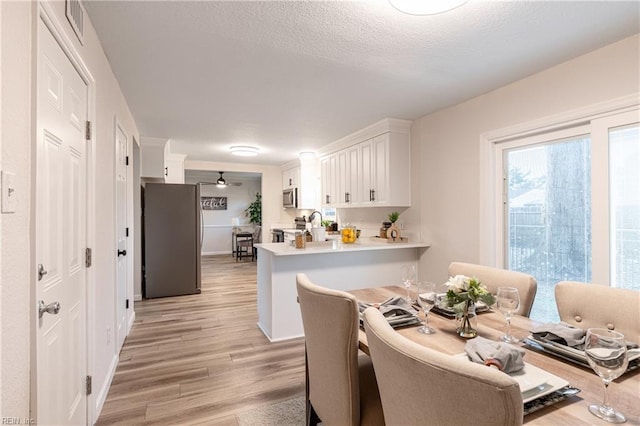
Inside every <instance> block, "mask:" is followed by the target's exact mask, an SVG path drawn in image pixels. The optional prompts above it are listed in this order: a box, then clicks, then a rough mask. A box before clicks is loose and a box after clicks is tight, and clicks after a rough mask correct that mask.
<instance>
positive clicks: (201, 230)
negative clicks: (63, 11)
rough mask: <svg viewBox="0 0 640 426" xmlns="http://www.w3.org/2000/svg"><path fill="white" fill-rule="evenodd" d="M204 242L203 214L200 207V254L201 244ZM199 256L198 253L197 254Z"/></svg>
mask: <svg viewBox="0 0 640 426" xmlns="http://www.w3.org/2000/svg"><path fill="white" fill-rule="evenodd" d="M203 241H204V213H203V212H202V207H200V251H201V252H202V242H203ZM198 255H200V253H198Z"/></svg>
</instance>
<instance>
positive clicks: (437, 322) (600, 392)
mask: <svg viewBox="0 0 640 426" xmlns="http://www.w3.org/2000/svg"><path fill="white" fill-rule="evenodd" d="M349 293H351V294H353V295H354V296H355V297H356V298H357V299H358V301H362V302H367V303H372V304H375V303H380V302H382V301H385V300H388V299H389V298H390V297H394V296H406V294H407V293H406V289H405V288H404V287H399V286H385V287H376V288H365V289H359V290H352V291H350V292H349ZM414 297H415V292H414ZM428 319H429V325H430V326H431V327H432V328H433V329H435V333H433V334H422V333H419V332H418V331H417V329H418V327H419V324H416V325H410V326H406V327H401V328H396V331H397V332H398V333H399V334H400V335H402V336H404V337H406V338H407V339H409V340H411V341H413V342H415V343H417V344H419V345H423V346H425V347H429V348H431V349H434V350H437V351H440V352H442V353H445V354H449V355H459V354H463V353H464V348H465V344H466V343H467V339H464V338H462V337H460V336H458V334H457V333H456V330H455V320H454V319H451V318H448V317H446V316H443V315H440V314H437V313H435V312H433V311H432V312H430V313H429V314H428ZM536 325H540V323H539V322H536V321H534V320H532V319H530V318H527V317H524V316H518V315H515V316H513V317H512V318H511V333H512V334H513V335H514V336H515V337H516V338H518V339H519V340H520V341H519V342H518V343H513V344H514V345H516V346H518V347H521V348H523V349H524V350H525V355H524V358H523V360H524V361H525V362H526V363H527V364H531V365H533V366H535V367H538V368H540V369H542V370H544V371H546V372H548V373H551V374H553V375H555V376H558V377H559V378H562V379H564V380H566V381H567V382H569V385H570V386H571V387H574V388H578V389H580V392H579V393H577V394H575V395H571V396H568V397H566V399H564V400H561V401H559V402H555V403H553V404H551V405H547V406H544V407H542V408H540V409H537V410H536V411H534V412H531V413H530V414H526V415H525V416H524V423H525V424H531V425H585V424H588V425H605V424H607V422H605V421H603V420H601V419H599V418H597V417H595V416H594V415H592V414H591V413H590V412H589V409H588V407H589V405H591V404H594V403H597V404H600V403H602V401H603V397H604V385H603V382H602V380H601V379H600V377H598V376H597V375H596V374H595V372H594V371H593V370H592V369H591V368H588V367H585V366H582V365H579V364H576V363H573V362H569V361H566V360H564V359H561V358H559V357H557V356H555V355H553V354H551V353H550V352H548V351H546V350H545V349H544V348H534V347H533V346H530V345H528V344H525V343H524V342H523V341H524V340H525V339H526V338H528V337H530V335H531V332H530V330H531V329H532V328H533V327H535V326H536ZM477 330H478V336H481V337H484V338H486V339H490V340H495V341H498V340H499V339H500V336H502V335H504V334H505V332H506V320H505V317H504V315H503V314H502V313H501V312H499V311H498V310H497V309H496V308H495V307H493V308H490V309H488V310H487V311H485V312H483V313H479V314H478V328H477ZM359 348H360V349H361V350H362V351H363V352H365V353H367V354H369V346H368V343H367V336H366V333H365V332H364V330H363V329H362V328H361V329H360V333H359ZM487 368H489V367H487ZM478 397H481V396H478ZM609 397H610V402H611V405H612V406H613V407H614V408H615V409H617V410H619V411H621V412H622V413H624V415H625V416H626V418H627V423H626V424H631V425H640V368H636V369H635V370H631V371H627V372H626V373H625V374H623V375H622V376H621V377H619V378H617V379H615V380H614V381H613V382H612V383H611V385H610V386H609ZM425 403H427V401H425Z"/></svg>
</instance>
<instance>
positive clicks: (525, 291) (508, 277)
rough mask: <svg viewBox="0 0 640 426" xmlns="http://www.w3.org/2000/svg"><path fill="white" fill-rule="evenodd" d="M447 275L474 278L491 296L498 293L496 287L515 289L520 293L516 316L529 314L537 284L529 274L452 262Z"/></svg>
mask: <svg viewBox="0 0 640 426" xmlns="http://www.w3.org/2000/svg"><path fill="white" fill-rule="evenodd" d="M449 275H450V276H452V277H453V276H456V275H466V276H467V277H471V278H476V279H477V280H479V281H480V282H482V284H484V286H485V287H486V288H487V290H489V291H490V292H491V293H492V294H496V293H497V292H498V287H515V288H517V289H518V293H520V308H518V311H517V314H518V315H522V316H525V317H528V316H529V315H530V314H531V307H532V306H533V301H534V300H535V298H536V292H537V291H538V282H537V281H536V279H535V278H533V277H532V276H531V275H529V274H525V273H522V272H516V271H510V270H508V269H500V268H493V267H491V266H483V265H475V264H473V263H463V262H452V263H451V264H450V265H449Z"/></svg>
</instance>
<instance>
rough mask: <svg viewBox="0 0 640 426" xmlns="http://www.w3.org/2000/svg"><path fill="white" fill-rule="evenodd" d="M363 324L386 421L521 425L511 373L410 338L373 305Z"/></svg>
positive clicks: (516, 387) (519, 400)
mask: <svg viewBox="0 0 640 426" xmlns="http://www.w3.org/2000/svg"><path fill="white" fill-rule="evenodd" d="M364 328H365V331H366V333H367V342H368V343H369V351H370V353H371V359H372V360H373V366H374V368H375V371H376V378H377V380H378V387H379V389H380V398H381V400H382V409H383V411H384V420H385V424H387V425H427V424H429V425H492V426H494V425H505V426H507V425H508V426H512V425H521V424H522V422H523V411H524V404H523V401H522V394H521V393H520V386H519V385H518V382H516V381H515V379H513V378H512V377H510V376H508V375H506V374H504V373H502V372H501V371H498V370H494V369H492V368H489V367H486V366H484V365H481V364H476V363H473V362H470V361H468V360H466V359H463V358H459V357H454V356H451V355H447V354H443V353H441V352H438V351H435V350H433V349H429V348H427V347H426V346H422V345H419V344H417V343H415V342H412V341H410V340H409V339H407V338H406V337H404V336H402V335H401V334H399V333H397V332H396V331H395V330H393V328H391V326H390V325H389V323H388V322H387V320H386V319H385V318H384V316H383V315H382V313H380V311H379V310H378V309H375V308H368V309H367V310H366V311H365V312H364Z"/></svg>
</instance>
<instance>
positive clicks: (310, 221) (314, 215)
mask: <svg viewBox="0 0 640 426" xmlns="http://www.w3.org/2000/svg"><path fill="white" fill-rule="evenodd" d="M316 213H318V214H319V215H320V226H321V227H322V213H320V212H319V211H318V210H314V211H313V212H312V213H311V214H310V215H309V223H313V219H315V218H316Z"/></svg>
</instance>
